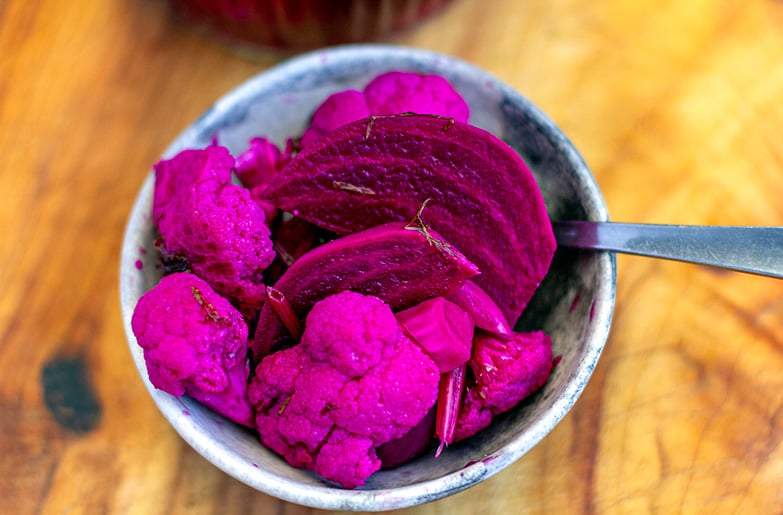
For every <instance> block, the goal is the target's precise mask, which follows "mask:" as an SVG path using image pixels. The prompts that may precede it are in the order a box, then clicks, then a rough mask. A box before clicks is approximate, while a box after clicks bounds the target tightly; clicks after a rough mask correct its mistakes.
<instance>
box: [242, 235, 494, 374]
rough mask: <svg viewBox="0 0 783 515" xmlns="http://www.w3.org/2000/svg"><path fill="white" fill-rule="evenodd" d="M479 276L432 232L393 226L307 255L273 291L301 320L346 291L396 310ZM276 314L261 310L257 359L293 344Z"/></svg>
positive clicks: (254, 344)
mask: <svg viewBox="0 0 783 515" xmlns="http://www.w3.org/2000/svg"><path fill="white" fill-rule="evenodd" d="M477 272H478V269H477V268H476V266H475V265H474V264H473V263H471V262H470V261H469V260H468V259H467V258H466V257H465V256H463V255H462V254H461V253H460V252H459V251H457V250H456V249H455V248H454V247H452V246H451V245H450V244H449V243H448V242H446V241H445V240H443V239H442V238H441V236H439V235H438V234H437V233H435V232H434V231H432V230H430V229H427V228H426V227H423V226H421V225H414V224H410V223H409V224H406V223H402V222H392V223H387V224H382V225H379V226H377V227H373V228H371V229H367V230H364V231H361V232H358V233H355V234H351V235H349V236H345V237H343V238H339V239H336V240H333V241H330V242H328V243H325V244H323V245H321V246H320V247H316V248H315V249H313V250H311V251H310V252H307V253H306V254H304V255H303V256H302V257H300V258H299V259H298V260H296V261H295V262H294V263H293V264H292V265H291V267H290V268H288V270H286V272H285V273H284V274H283V275H282V276H281V277H280V279H278V281H277V282H276V283H275V286H274V288H275V290H277V291H278V292H279V294H280V298H284V299H285V302H286V303H287V304H288V306H289V307H290V308H291V310H292V311H293V313H294V314H295V315H296V316H297V317H299V319H300V320H302V321H303V320H304V319H305V316H306V315H307V313H308V312H309V311H310V308H311V307H312V306H313V304H315V303H316V302H317V301H319V300H321V299H323V298H325V297H327V296H329V295H332V294H335V293H339V292H341V291H344V290H351V291H354V292H357V293H363V294H366V295H375V296H376V297H379V298H381V299H382V300H384V301H385V302H386V303H388V304H389V305H390V306H391V308H392V309H393V310H395V311H397V310H400V309H405V308H408V307H410V306H413V305H416V304H418V303H420V302H422V301H424V300H426V299H429V298H432V297H437V296H443V295H448V294H449V293H451V292H454V291H456V290H457V289H459V288H460V287H461V286H462V285H463V284H464V283H465V281H466V280H468V279H470V278H471V277H473V276H474V275H476V273H477ZM277 313H278V310H276V309H274V308H273V307H272V306H271V305H270V303H269V302H267V303H265V304H264V306H263V308H262V309H261V314H260V317H259V320H258V326H257V329H256V333H255V336H254V338H253V340H252V341H251V343H250V348H251V350H252V351H253V356H254V358H255V359H256V360H258V359H259V358H260V357H262V356H264V355H265V354H267V353H269V352H270V351H271V350H273V349H277V348H280V347H285V346H287V345H290V344H291V343H294V342H293V339H292V337H291V335H290V333H289V332H288V331H287V330H286V327H285V325H284V324H283V322H282V321H281V319H280V317H279V316H278V314H277ZM289 325H290V324H289Z"/></svg>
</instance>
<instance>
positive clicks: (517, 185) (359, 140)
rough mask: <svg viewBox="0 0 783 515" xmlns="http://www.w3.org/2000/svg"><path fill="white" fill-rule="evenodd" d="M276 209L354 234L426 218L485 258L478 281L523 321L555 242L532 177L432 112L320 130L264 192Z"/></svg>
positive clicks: (483, 137)
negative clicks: (322, 134) (322, 133)
mask: <svg viewBox="0 0 783 515" xmlns="http://www.w3.org/2000/svg"><path fill="white" fill-rule="evenodd" d="M264 198H265V199H266V200H268V201H269V202H271V203H272V204H274V205H276V206H277V207H278V208H281V209H284V210H288V211H294V210H296V211H297V212H298V214H299V216H301V217H302V218H304V219H306V220H309V221H311V222H313V223H315V224H316V225H318V226H320V227H324V228H326V229H328V230H331V231H334V232H337V233H339V234H350V233H353V232H356V231H360V230H362V229H366V228H368V227H373V226H376V225H379V224H382V223H385V222H389V221H395V220H397V221H407V220H411V219H412V218H413V217H414V216H415V215H416V214H417V212H418V211H419V208H420V207H421V206H422V204H423V203H424V202H425V201H427V200H428V199H429V202H428V203H427V207H426V209H425V211H424V213H423V217H424V219H425V220H426V222H427V223H428V224H430V225H431V226H432V228H433V229H435V230H436V231H438V232H439V233H440V234H441V235H442V236H443V238H445V239H446V240H447V241H449V242H450V243H451V244H452V245H454V247H456V248H457V249H459V250H460V252H462V253H464V254H465V255H466V256H467V257H468V259H470V260H471V261H472V262H474V263H476V265H478V267H479V270H480V271H481V275H480V276H478V277H477V278H476V279H475V283H476V284H477V285H478V286H479V287H481V288H482V289H483V290H484V291H485V292H486V293H487V294H488V295H489V296H490V297H491V298H492V299H493V300H494V301H495V303H496V304H497V305H498V306H499V307H500V309H501V311H502V312H503V314H504V316H505V318H506V320H508V321H509V322H511V323H514V322H516V320H517V319H518V317H519V315H520V313H521V312H522V309H523V308H524V306H525V305H526V304H527V302H528V301H529V299H530V298H531V297H532V295H533V292H534V291H535V290H536V288H537V287H538V285H539V283H540V282H541V280H542V279H543V278H544V275H546V272H547V270H548V269H549V265H550V263H551V260H552V256H553V254H554V250H555V240H554V236H553V233H552V226H551V224H550V222H549V218H548V215H547V211H546V206H545V205H544V201H543V198H542V196H541V192H540V191H539V189H538V185H537V184H536V181H535V178H534V177H533V175H532V174H531V172H530V171H529V170H528V168H527V166H526V165H525V163H524V161H522V159H521V158H520V157H519V154H517V153H516V152H515V151H514V150H513V149H512V148H511V147H509V146H508V145H507V144H505V143H504V142H502V141H501V140H499V139H498V138H496V137H495V136H493V135H492V134H490V133H489V132H486V131H484V130H482V129H479V128H477V127H473V126H470V125H467V124H464V123H460V122H455V121H453V120H446V119H443V118H438V117H433V116H421V115H406V116H388V117H378V118H369V119H365V120H360V121H357V122H352V123H350V124H348V125H344V126H342V127H340V128H339V129H336V130H334V131H332V132H331V133H329V134H328V135H327V136H325V137H322V138H319V139H318V140H316V141H314V142H313V143H312V144H311V145H309V146H308V147H306V148H304V149H303V150H302V151H301V152H299V154H297V155H296V157H294V158H293V159H292V160H291V162H290V163H289V164H288V166H287V167H286V168H285V169H284V170H283V171H281V172H280V174H278V175H277V177H275V179H274V180H273V181H272V183H271V184H270V185H269V187H268V188H267V189H266V191H265V192H264Z"/></svg>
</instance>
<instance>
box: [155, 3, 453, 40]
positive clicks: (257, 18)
mask: <svg viewBox="0 0 783 515" xmlns="http://www.w3.org/2000/svg"><path fill="white" fill-rule="evenodd" d="M451 1H452V0H169V6H170V8H171V9H172V10H173V12H174V14H175V15H176V16H177V17H178V18H180V19H182V20H184V21H185V22H187V23H189V24H192V25H194V26H195V27H197V28H199V29H203V30H205V31H207V32H209V33H210V34H212V35H215V36H218V37H220V38H221V39H223V40H225V41H227V42H229V43H234V44H238V45H239V46H241V47H244V48H246V49H254V48H257V49H278V50H292V51H297V50H307V49H312V48H317V47H322V46H329V45H336V44H342V43H358V42H367V41H374V40H377V39H379V38H381V37H383V36H386V35H390V34H393V33H394V32H396V31H399V30H402V29H405V28H408V27H410V26H412V25H414V24H416V23H418V22H420V21H422V20H424V19H426V18H428V17H430V16H432V15H433V14H435V13H436V12H438V11H440V10H441V9H442V8H443V7H445V6H446V5H447V4H449V3H451Z"/></svg>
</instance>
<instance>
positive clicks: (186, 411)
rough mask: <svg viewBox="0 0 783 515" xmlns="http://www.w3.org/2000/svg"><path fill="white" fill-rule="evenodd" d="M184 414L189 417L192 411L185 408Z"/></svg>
mask: <svg viewBox="0 0 783 515" xmlns="http://www.w3.org/2000/svg"><path fill="white" fill-rule="evenodd" d="M182 414H183V415H185V416H186V417H189V416H190V411H188V410H186V409H184V410H182Z"/></svg>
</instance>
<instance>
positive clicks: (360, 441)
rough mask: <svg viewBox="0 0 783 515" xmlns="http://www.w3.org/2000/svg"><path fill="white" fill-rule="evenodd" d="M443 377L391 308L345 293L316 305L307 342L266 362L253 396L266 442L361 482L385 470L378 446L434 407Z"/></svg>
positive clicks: (297, 462)
mask: <svg viewBox="0 0 783 515" xmlns="http://www.w3.org/2000/svg"><path fill="white" fill-rule="evenodd" d="M438 378H439V376H438V369H437V367H436V366H435V364H434V363H433V362H432V360H431V359H430V358H429V357H428V356H427V355H426V354H425V353H424V352H423V351H422V350H421V349H420V348H419V347H418V346H417V345H416V344H415V343H413V342H412V341H410V340H409V339H408V338H407V337H405V336H404V335H403V333H402V330H401V329H400V326H399V324H398V323H397V321H396V319H395V318H394V314H393V313H392V311H391V309H390V308H389V306H388V305H387V304H385V303H384V302H383V301H382V300H380V299H378V298H377V297H373V296H367V295H361V294H358V293H353V292H349V291H346V292H342V293H338V294H336V295H332V296H330V297H327V298H326V299H324V300H321V301H319V302H317V303H316V304H315V305H314V306H313V308H312V310H311V311H310V313H309V314H308V315H307V318H306V321H305V329H304V332H303V334H302V339H301V342H300V343H299V344H298V345H296V346H294V347H291V348H289V349H286V350H282V351H279V352H276V353H273V354H270V355H268V356H266V357H264V358H263V359H262V360H261V362H260V363H259V364H258V366H257V368H256V373H255V377H254V378H253V380H252V382H251V384H250V389H249V397H250V401H251V403H252V404H253V406H254V408H255V409H256V419H255V420H256V427H257V429H258V432H259V435H260V438H261V441H262V442H263V443H264V445H266V446H267V447H269V448H271V449H272V450H274V451H276V452H277V453H279V454H281V455H282V456H283V457H284V458H285V459H286V460H287V461H288V462H289V463H290V464H291V465H293V466H296V467H304V468H308V469H311V470H314V471H315V472H317V473H318V474H320V475H322V476H323V477H325V478H327V479H329V480H331V481H335V482H337V483H339V484H341V485H342V486H344V487H346V488H354V487H357V486H360V485H362V484H364V482H365V481H366V480H367V478H368V477H369V476H370V475H371V474H372V473H374V472H375V471H377V470H378V469H379V468H380V466H381V461H380V460H379V459H378V457H377V455H376V452H375V449H376V447H378V446H379V445H381V444H383V443H385V442H388V441H391V440H394V439H396V438H399V437H401V436H402V435H404V434H405V433H406V432H408V430H410V429H411V428H412V427H414V426H416V425H417V424H418V423H419V422H420V421H421V420H422V418H424V416H425V415H426V414H427V412H428V411H429V409H430V408H431V407H432V406H433V405H434V403H435V400H436V398H437V395H438Z"/></svg>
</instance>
